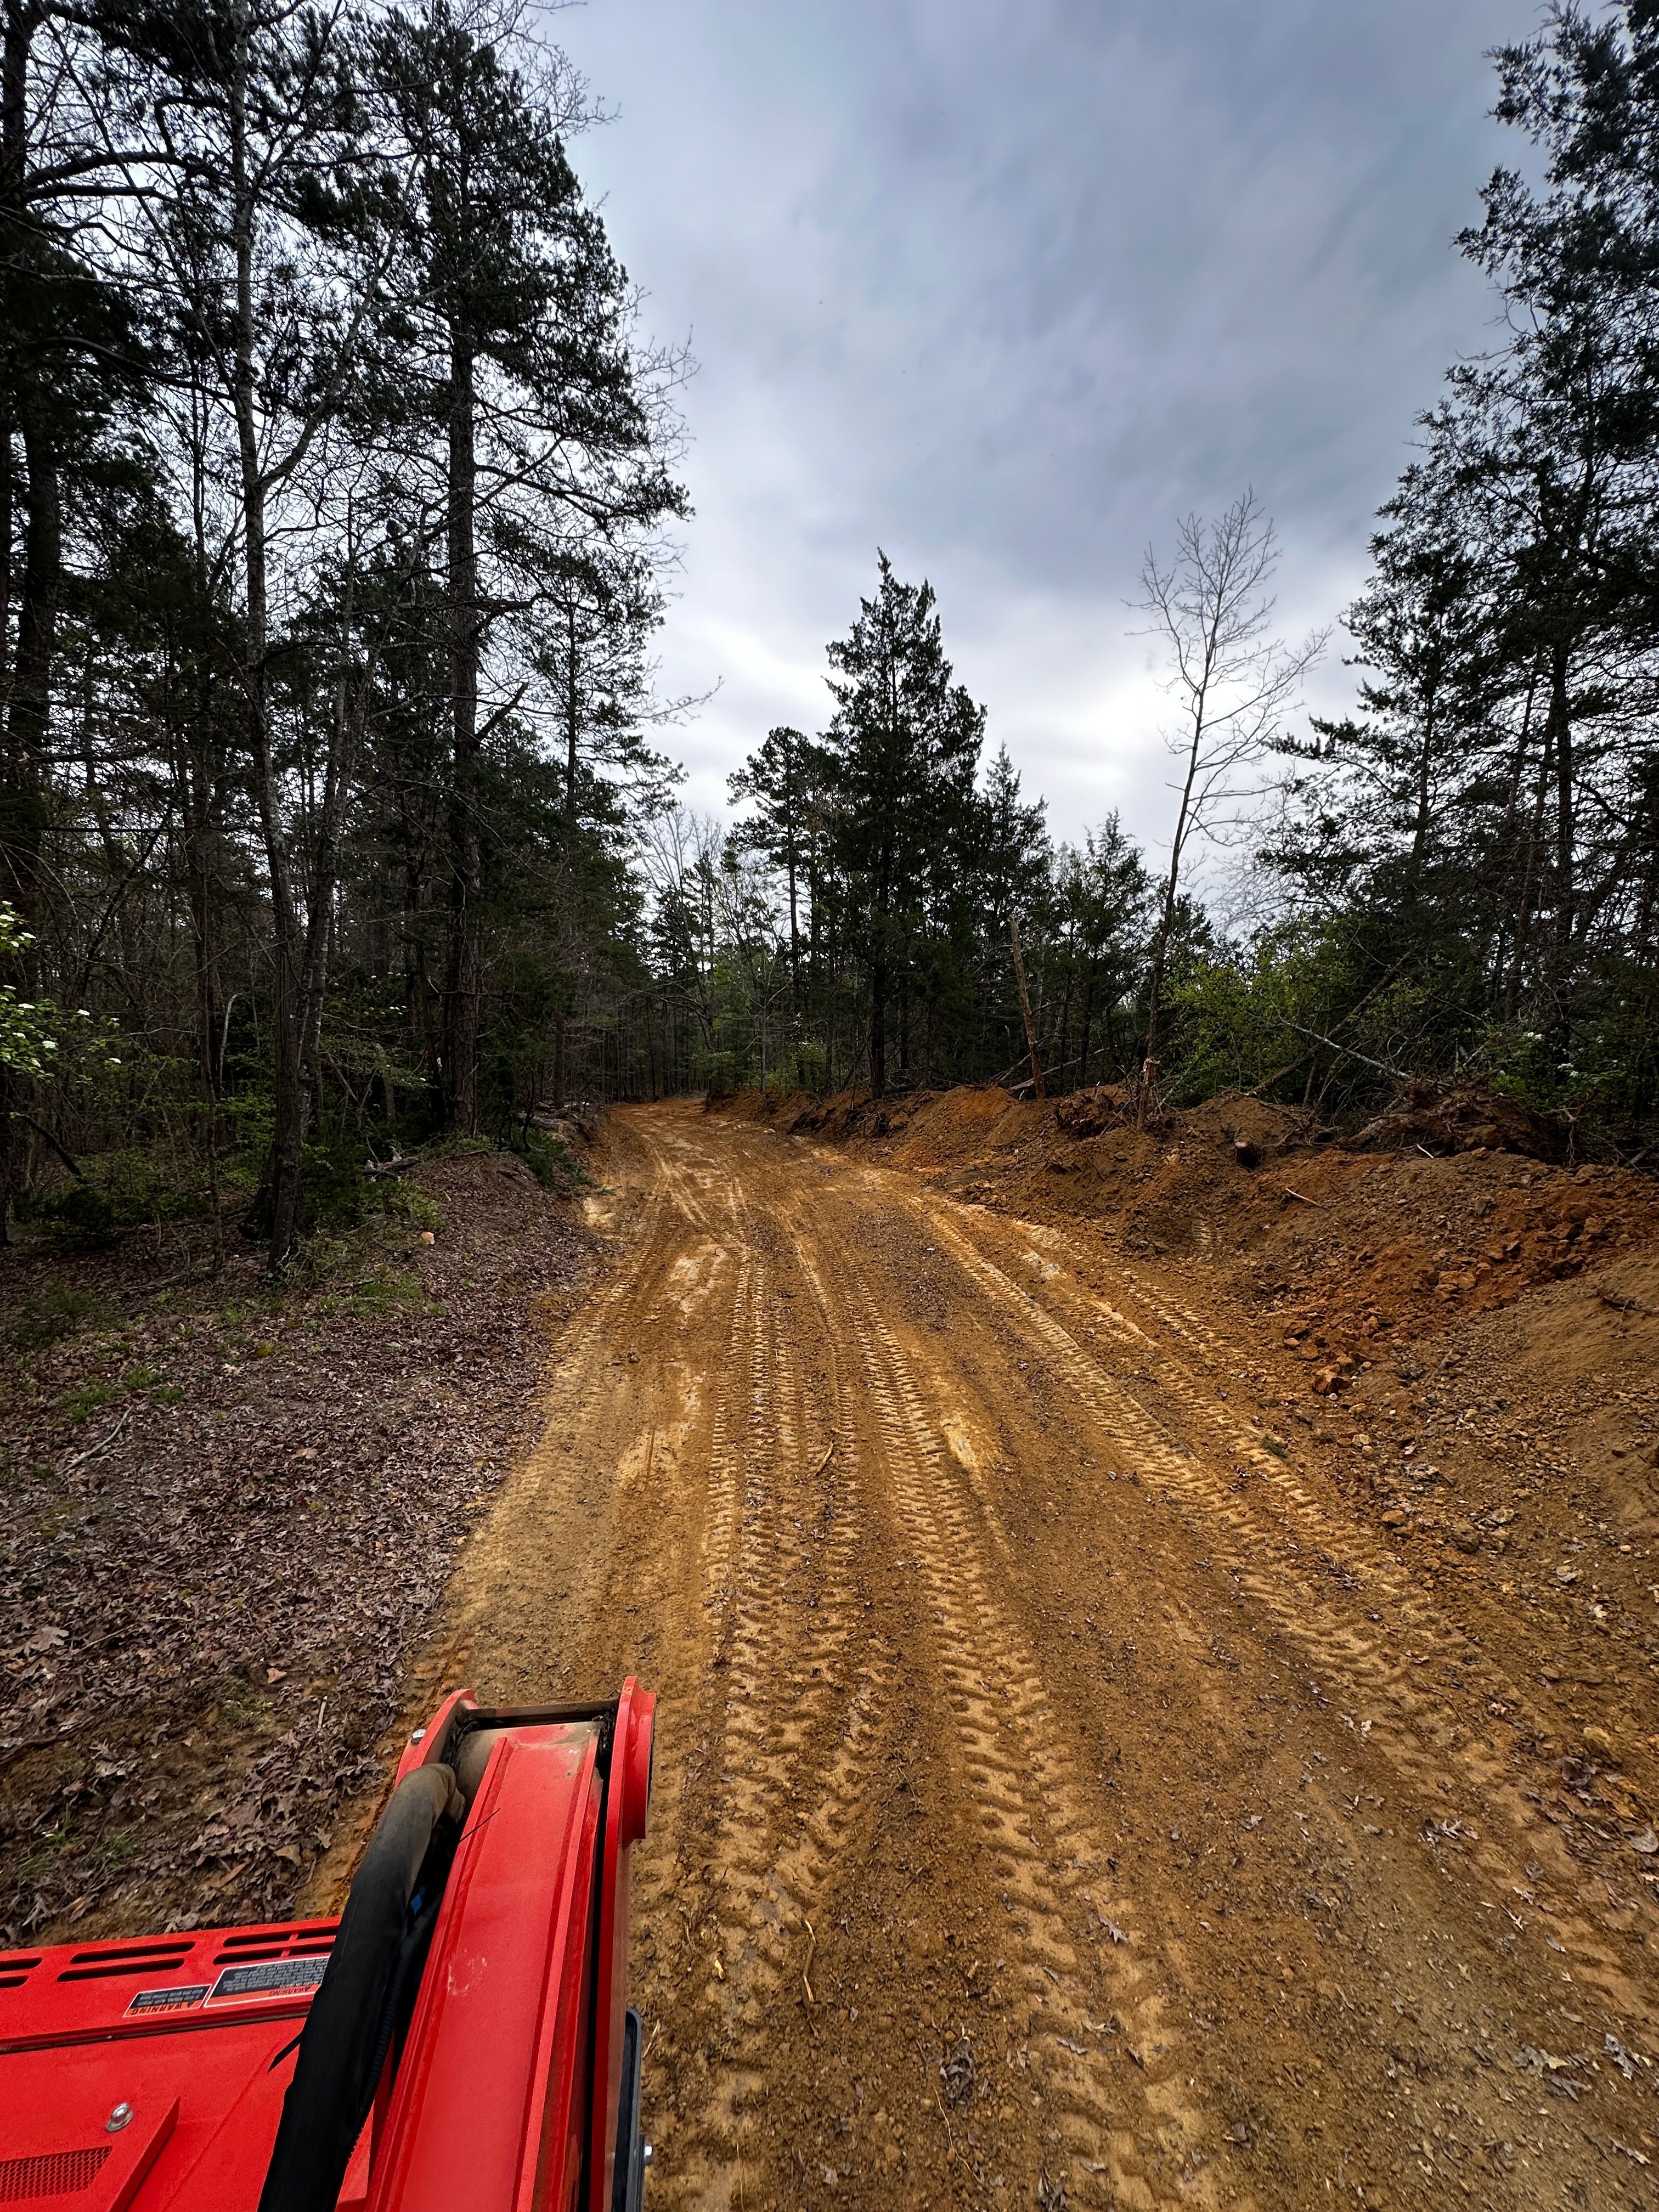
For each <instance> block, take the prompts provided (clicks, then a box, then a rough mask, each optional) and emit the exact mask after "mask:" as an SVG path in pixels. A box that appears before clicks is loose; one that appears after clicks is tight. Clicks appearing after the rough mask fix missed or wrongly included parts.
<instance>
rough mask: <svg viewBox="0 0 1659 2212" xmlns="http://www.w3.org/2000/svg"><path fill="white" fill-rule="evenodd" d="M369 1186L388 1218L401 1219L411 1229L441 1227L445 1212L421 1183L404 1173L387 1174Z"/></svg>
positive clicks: (392, 1219)
mask: <svg viewBox="0 0 1659 2212" xmlns="http://www.w3.org/2000/svg"><path fill="white" fill-rule="evenodd" d="M370 1188H372V1190H373V1191H374V1203H375V1205H376V1206H377V1207H378V1208H379V1210H380V1212H381V1213H383V1214H384V1215H385V1216H386V1219H387V1220H388V1221H399V1222H402V1223H404V1225H405V1226H406V1227H408V1228H410V1229H430V1230H434V1231H435V1230H439V1229H441V1228H442V1226H443V1214H442V1212H441V1210H440V1208H439V1205H438V1201H437V1200H436V1199H435V1198H434V1197H433V1196H432V1195H431V1194H430V1193H429V1192H428V1191H424V1190H422V1188H421V1187H420V1185H419V1184H418V1183H413V1182H409V1181H408V1180H407V1179H406V1178H405V1177H404V1176H383V1177H382V1178H380V1180H379V1181H378V1182H374V1184H372V1185H371V1186H370Z"/></svg>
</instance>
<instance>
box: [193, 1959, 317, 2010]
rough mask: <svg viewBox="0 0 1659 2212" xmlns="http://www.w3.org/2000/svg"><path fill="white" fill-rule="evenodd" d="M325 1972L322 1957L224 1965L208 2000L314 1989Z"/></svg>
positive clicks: (277, 1994)
mask: <svg viewBox="0 0 1659 2212" xmlns="http://www.w3.org/2000/svg"><path fill="white" fill-rule="evenodd" d="M327 1971H328V1960H326V1959H269V1960H264V1961H262V1963H261V1964H260V1965H258V1966H227V1967H226V1968H225V1971H224V1972H223V1973H222V1974H221V1975H220V1977H219V1978H218V1980H217V1981H216V1983H215V1984H213V1988H212V1990H211V1992H210V2002H211V2003H213V2004H225V2003H228V2002H229V2001H230V2000H231V1999H232V1998H241V1997H276V1996H288V1995H289V1993H290V1992H291V1991H293V1990H314V1989H315V1988H316V1986H317V1984H318V1983H319V1982H320V1981H321V1980H322V1978H323V1976H324V1975H325V1973H326V1972H327Z"/></svg>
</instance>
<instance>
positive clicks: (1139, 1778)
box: [315, 1091, 1659, 2212]
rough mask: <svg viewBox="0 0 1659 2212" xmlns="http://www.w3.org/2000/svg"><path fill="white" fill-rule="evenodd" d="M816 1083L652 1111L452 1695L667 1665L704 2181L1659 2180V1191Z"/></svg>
mask: <svg viewBox="0 0 1659 2212" xmlns="http://www.w3.org/2000/svg"><path fill="white" fill-rule="evenodd" d="M801 1103H802V1102H796V1103H795V1109H793V1110H792V1111H791V1112H790V1113H789V1114H788V1115H778V1114H776V1113H769V1114H767V1115H762V1114H761V1111H760V1106H759V1102H757V1101H751V1102H748V1103H747V1108H746V1111H745V1110H744V1106H743V1105H742V1104H741V1103H740V1105H739V1109H738V1112H736V1113H733V1114H726V1115H719V1114H713V1115H711V1114H704V1113H702V1112H700V1111H699V1110H697V1109H696V1108H694V1107H688V1106H684V1105H668V1106H658V1107H651V1108H636V1109H626V1110H623V1111H621V1112H618V1113H617V1114H616V1115H613V1117H612V1120H611V1125H610V1130H609V1134H608V1136H607V1138H606V1139H605V1146H604V1149H603V1150H602V1152H601V1154H600V1171H601V1172H602V1173H603V1175H604V1176H605V1179H606V1188H605V1194H604V1195H603V1196H602V1197H601V1198H600V1199H599V1200H594V1201H592V1203H591V1206H590V1212H591V1214H592V1226H593V1227H594V1228H595V1229H596V1231H599V1234H600V1235H601V1237H605V1238H606V1239H608V1240H609V1244H610V1249H611V1257H612V1265H611V1271H610V1273H609V1274H608V1275H607V1276H606V1277H605V1279H604V1280H603V1281H602V1283H601V1285H600V1287H599V1290H598V1291H596V1293H595V1295H594V1296H593V1297H592V1298H591V1299H590V1300H589V1301H588V1302H587V1303H586V1304H585V1305H584V1306H583V1307H582V1308H581V1309H580V1310H578V1311H577V1313H576V1314H575V1315H574V1316H573V1318H572V1319H571V1320H570V1321H569V1322H568V1323H567V1324H565V1325H564V1327H563V1328H562V1333H561V1334H560V1335H559V1336H558V1338H557V1340H556V1349H555V1357H554V1360H553V1363H552V1364H551V1367H550V1376H549V1381H548V1383H547V1387H546V1398H545V1407H544V1412H545V1428H544V1435H543V1438H542V1442H541V1443H540V1445H539V1447H538V1449H537V1450H536V1451H535V1452H534V1453H533V1454H532V1456H531V1457H530V1459H529V1460H528V1461H527V1462H526V1463H525V1464H524V1465H523V1466H522V1467H521V1468H519V1469H518V1471H517V1472H516V1473H515V1474H513V1476H512V1477H510V1478H509V1480H508V1482H507V1485H506V1486H505V1487H504V1489H503V1491H502V1492H501V1495H500V1498H499V1501H498V1503H497V1504H496V1506H495V1510H494V1511H493V1513H492V1514H491V1516H490V1517H489V1521H488V1522H486V1523H484V1524H483V1526H482V1527H480V1528H478V1529H477V1531H476V1532H475V1534H474V1535H473V1536H472V1538H471V1542H470V1544H469V1546H468V1547H467V1549H466V1550H465V1553H463V1555H462V1559H461V1561H460V1564H459V1569H458V1571H457V1573H456V1575H455V1577H454V1579H453V1582H452V1583H451V1586H450V1589H449V1593H448V1596H447V1601H446V1603H445V1607H444V1612H443V1623H442V1626H441V1632H440V1633H439V1635H438V1637H437V1638H436V1640H435V1643H434V1644H433V1645H432V1647H431V1648H430V1650H428V1652H427V1654H426V1656H425V1657H424V1659H423V1660H422V1662H421V1664H420V1666H419V1668H417V1669H416V1676H415V1679H414V1680H412V1681H411V1683H410V1688H409V1696H408V1701H407V1707H408V1711H409V1712H410V1715H411V1716H413V1715H414V1714H416V1713H418V1712H419V1711H421V1710H422V1707H423V1705H426V1704H427V1703H428V1701H429V1700H431V1699H433V1698H435V1695H436V1693H437V1692H438V1691H439V1690H440V1689H441V1687H442V1686H445V1685H446V1684H448V1683H451V1682H455V1681H459V1680H468V1681H471V1682H473V1683H475V1684H476V1686H477V1688H478V1690H479V1691H480V1692H481V1693H483V1694H485V1695H488V1696H489V1697H492V1698H531V1697H537V1696H542V1695H544V1694H546V1693H547V1692H549V1691H550V1690H558V1691H561V1692H571V1693H583V1694H586V1693H600V1692H605V1691H608V1690H610V1689H611V1688H612V1687H614V1686H615V1684H616V1683H617V1681H618V1680H619V1679H620V1678H621V1676H622V1675H623V1674H624V1673H625V1672H628V1671H629V1670H635V1671H637V1672H638V1673H639V1674H641V1676H642V1677H643V1678H644V1679H645V1680H647V1682H649V1683H651V1684H653V1686H656V1687H657V1688H659V1690H660V1691H661V1692H662V1694H663V1704H662V1708H661V1723H660V1737H659V1758H658V1763H657V1804H656V1808H655V1814H654V1822H653V1832H652V1836H651V1838H650V1840H649V1842H648V1843H647V1845H646V1846H645V1848H644V1849H643V1850H642V1852H641V1855H640V1857H639V1861H638V1864H637V1868H636V1875H637V1880H636V1887H635V1936H634V1972H635V1996H636V2000H637V2001H638V2002H640V2004H641V2008H642V2010H643V2012H644V2015H645V2018H646V2032H647V2039H648V2040H647V2091H646V2096H647V2128H648V2131H649V2132H651V2133H652V2134H653V2136H654V2137H655V2139H656V2142H657V2144H658V2165H657V2168H656V2172H655V2175H654V2177H653V2197H654V2201H655V2202H656V2203H658V2204H659V2206H661V2207H674V2208H680V2207H686V2208H690V2207H692V2206H720V2207H726V2206H732V2207H736V2206H742V2207H744V2208H756V2212H758V2209H759V2208H763V2207H766V2206H774V2207H778V2208H781V2207H785V2206H788V2207H795V2206H808V2207H818V2206H823V2207H829V2206H847V2205H856V2206H871V2207H874V2206H882V2207H886V2206H906V2207H908V2206H921V2205H930V2204H937V2205H971V2206H985V2205H989V2206H1011V2207H1012V2206H1020V2207H1029V2206H1038V2207H1042V2208H1047V2212H1054V2208H1057V2207H1060V2206H1062V2205H1063V2206H1066V2207H1077V2206H1099V2207H1106V2206H1119V2207H1149V2206H1177V2205H1181V2206H1187V2205H1194V2206H1210V2207H1216V2208H1222V2207H1225V2208H1233V2207H1251V2206H1255V2207H1264V2208H1265V2207H1269V2206H1273V2207H1277V2206H1310V2207H1312V2206H1327V2205H1340V2204H1351V2205H1364V2206H1381V2205H1386V2206H1407V2205H1409V2206H1421V2207H1425V2208H1426V2207H1430V2206H1432V2207H1435V2208H1437V2212H1443V2208H1445V2207H1447V2206H1451V2205H1461V2204H1464V2203H1468V2204H1471V2205H1477V2206H1493V2207H1513V2208H1517V2212H1518V2208H1522V2207H1528V2208H1529V2207H1534V2206H1538V2205H1554V2204H1558V2203H1565V2204H1569V2205H1577V2206H1584V2207H1592V2206H1593V2207H1596V2208H1603V2207H1613V2206H1632V2207H1635V2206H1643V2207H1651V2206H1652V2205H1653V2204H1654V2203H1655V2201H1656V2197H1655V2188H1654V2182H1655V2176H1656V2173H1659V2098H1656V2094H1655V2092H1656V2087H1659V2028H1656V2023H1655V2018H1654V2011H1655V1999H1656V1969H1659V1936H1656V1928H1659V1915H1656V1909H1655V1889H1656V1882H1659V1837H1656V1835H1655V1832H1654V1818H1655V1809H1656V1802H1655V1801H1656V1796H1659V1762H1656V1752H1659V1735H1656V1734H1655V1733H1654V1732H1655V1730H1656V1729H1659V1700H1656V1698H1655V1679H1656V1675H1655V1660H1656V1635H1655V1627H1656V1622H1659V1604H1656V1601H1659V1567H1656V1565H1655V1563H1654V1561H1653V1559H1652V1558H1651V1556H1650V1553H1651V1548H1652V1541H1653V1539H1654V1537H1655V1535H1656V1534H1659V1489H1656V1484H1659V1477H1656V1474H1655V1469H1654V1463H1653V1451H1654V1441H1655V1420H1654V1415H1655V1407H1656V1401H1659V1376H1656V1371H1655V1353H1656V1350H1659V1254H1656V1251H1655V1248H1654V1245H1653V1243H1651V1241H1650V1240H1651V1237H1652V1234H1653V1231H1654V1227H1655V1222H1656V1212H1659V1209H1656V1206H1655V1204H1654V1201H1653V1199H1652V1196H1651V1194H1650V1186H1648V1185H1647V1184H1646V1183H1645V1182H1642V1181H1641V1180H1639V1179H1638V1178H1633V1177H1630V1176H1617V1175H1614V1174H1612V1173H1608V1172H1604V1171H1603V1170H1589V1171H1588V1172H1587V1173H1583V1174H1579V1175H1577V1176H1574V1175H1569V1174H1567V1173H1565V1172H1564V1171H1562V1170H1559V1169H1557V1168H1554V1167H1550V1166H1547V1165H1545V1164H1541V1163H1540V1162H1538V1161H1535V1160H1532V1159H1526V1158H1516V1157H1514V1156H1512V1155H1508V1154H1497V1153H1492V1152H1487V1153H1485V1154H1481V1155H1478V1156H1477V1155H1470V1154H1464V1155H1462V1157H1459V1158H1454V1159H1443V1160H1441V1159H1431V1158H1426V1157H1425V1155H1424V1154H1423V1153H1422V1152H1418V1151H1416V1150H1414V1149H1413V1150H1412V1151H1409V1152H1398V1153H1386V1154H1380V1155H1370V1154H1359V1155H1355V1154H1345V1153H1341V1152H1336V1151H1334V1150H1333V1149H1331V1148H1329V1147H1312V1148H1307V1147H1304V1148H1303V1149H1300V1150H1298V1149H1297V1148H1296V1146H1295V1145H1294V1142H1293V1139H1294V1138H1295V1136H1296V1133H1297V1132H1296V1128H1295V1127H1294V1125H1293V1124H1292V1123H1291V1121H1289V1119H1288V1118H1287V1117H1286V1116H1285V1115H1280V1114H1279V1113H1277V1112H1276V1111H1275V1110H1274V1109H1267V1108H1263V1107H1261V1106H1258V1105H1251V1104H1249V1103H1243V1102H1234V1103H1233V1105H1232V1106H1231V1108H1228V1107H1225V1106H1217V1107H1213V1108H1211V1109H1206V1111H1205V1112H1203V1113H1200V1114H1198V1115H1192V1116H1189V1117H1186V1118H1184V1119H1182V1121H1179V1122H1177V1123H1172V1124H1171V1125H1170V1126H1168V1127H1164V1128H1161V1129H1160V1130H1159V1131H1158V1132H1157V1133H1154V1134H1152V1135H1147V1136H1142V1135H1137V1134H1136V1133H1134V1132H1133V1130H1129V1129H1125V1128H1123V1127H1119V1126H1104V1127H1101V1128H1098V1129H1097V1131H1096V1133H1093V1134H1091V1135H1090V1134H1084V1135H1079V1134H1078V1133H1077V1129H1078V1126H1079V1122H1080V1121H1087V1120H1088V1119H1089V1118H1090V1115H1089V1109H1088V1107H1087V1105H1086V1103H1085V1104H1084V1105H1081V1106H1080V1105H1079V1103H1077V1102H1066V1105H1065V1106H1063V1107H1062V1108H1060V1109H1054V1108H1052V1107H1042V1106H1026V1107H1020V1106H1016V1105H1014V1104H1013V1103H1012V1102H1011V1101H1010V1100H1009V1099H1008V1097H1006V1094H1003V1093H999V1092H994V1091H977V1092H969V1093H957V1094H950V1095H947V1096H946V1097H943V1098H939V1099H935V1100H933V1101H931V1102H924V1103H922V1104H921V1105H920V1106H917V1105H916V1104H915V1103H908V1104H907V1105H905V1106H903V1107H901V1108H893V1107H884V1108H882V1109H873V1110H872V1109H868V1108H866V1109H851V1108H846V1107H838V1108H834V1109H831V1110H830V1111H829V1112H827V1113H826V1112H825V1111H824V1110H823V1109H812V1111H811V1115H810V1117H809V1119H810V1120H811V1121H813V1122H816V1123H817V1132H816V1133H804V1134H799V1135H796V1136H793V1137H792V1136H790V1135H787V1134H786V1133H784V1129H785V1126H787V1123H789V1122H792V1121H797V1117H798V1115H799V1109H800V1106H801ZM1096 1103H1097V1105H1101V1102H1096ZM1104 1111H1105V1109H1104V1107H1103V1106H1101V1113H1102V1114H1103V1113H1104ZM1066 1113H1069V1114H1070V1115H1071V1116H1072V1127H1071V1128H1070V1129H1069V1130H1068V1129H1067V1127H1066V1126H1065V1125H1064V1122H1063V1120H1062V1116H1063V1115H1065V1114H1066ZM1095 1118H1096V1119H1097V1120H1099V1119H1100V1118H1101V1115H1100V1114H1097V1115H1096V1116H1095ZM860 1120H861V1121H862V1124H863V1127H864V1130H865V1133H863V1134H860V1132H859V1126H858V1125H859V1123H860ZM879 1120H884V1121H885V1123H886V1126H885V1127H884V1128H878V1127H875V1126H874V1124H875V1123H876V1122H877V1121H879ZM798 1125H799V1124H798ZM832 1137H839V1138H840V1139H842V1142H840V1143H831V1142H829V1141H828V1139H829V1138H832ZM1240 1138H1243V1140H1244V1144H1245V1152H1246V1154H1247V1155H1248V1156H1249V1157H1253V1158H1255V1161H1256V1163H1257V1164H1255V1165H1254V1166H1244V1165H1241V1164H1239V1163H1240V1155H1239V1153H1238V1152H1237V1144H1236V1140H1237V1139H1240ZM1287 1146H1288V1147H1289V1149H1286V1147H1287ZM391 1749H392V1747H391V1746H390V1744H388V1745H387V1747H386V1751H387V1755H388V1757H389V1756H390V1754H391ZM367 1811H368V1806H367V1805H365V1808H364V1812H365V1814H367ZM342 1871H343V1864H342V1863H340V1862H336V1863H335V1864H334V1865H333V1866H332V1867H331V1869H328V1870H327V1873H326V1874H325V1876H324V1877H323V1878H321V1879H319V1883H318V1886H317V1888H316V1891H315V1901H317V1902H319V1903H321V1902H324V1901H326V1899H327V1898H328V1896H329V1895H331V1894H334V1893H337V1884H338V1880H339V1877H340V1875H341V1873H342ZM331 1885H332V1887H331Z"/></svg>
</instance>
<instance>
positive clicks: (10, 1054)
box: [0, 900, 120, 1081]
mask: <svg viewBox="0 0 1659 2212" xmlns="http://www.w3.org/2000/svg"><path fill="white" fill-rule="evenodd" d="M33 942H34V939H33V937H32V936H31V934H30V933H29V932H28V931H27V930H26V929H25V928H24V927H23V925H22V921H21V916H20V915H18V913H17V910H16V908H15V907H9V906H8V905H7V904H6V903H5V902H4V901H3V900H0V963H3V964H4V965H5V966H7V967H12V966H15V964H16V963H18V962H19V961H21V959H22V957H23V956H24V954H25V953H26V952H27V950H28V948H29V946H30V945H33ZM66 1047H68V1048H70V1049H71V1050H78V1051H79V1052H80V1053H81V1054H87V1055H88V1056H92V1057H95V1058H98V1059H100V1060H102V1063H103V1065H104V1066H106V1067H110V1068H114V1067H118V1066H119V1065H120V1062H119V1061H118V1060H117V1059H115V1058H114V1056H113V1055H112V1053H111V1052H110V1051H109V1048H108V1045H107V1042H106V1025H105V1024H101V1023H99V1022H96V1021H94V1018H93V1017H92V1015H91V1014H90V1013H88V1011H87V1010H86V1008H85V1007H84V1006H77V1007H72V1008H65V1007H63V1006H57V1005H55V1004H54V1003H53V1001H52V1000H50V999H25V998H22V997H21V996H20V994H19V993H18V990H17V987H16V986H15V984H12V983H0V1067H8V1068H10V1069H11V1070H12V1071H13V1072H14V1073H16V1074H19V1075H32V1076H34V1077H37V1078H38V1079H40V1080H42V1081H44V1080H46V1079H48V1078H49V1077H51V1076H52V1075H53V1074H55V1073H56V1072H57V1069H58V1065H59V1064H60V1061H61V1060H62V1058H63V1056H64V1051H65V1048H66Z"/></svg>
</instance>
